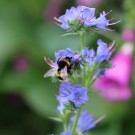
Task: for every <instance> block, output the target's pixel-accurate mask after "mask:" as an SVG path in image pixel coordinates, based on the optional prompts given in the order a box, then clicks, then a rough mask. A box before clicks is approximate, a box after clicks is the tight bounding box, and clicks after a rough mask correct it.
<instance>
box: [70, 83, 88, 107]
mask: <svg viewBox="0 0 135 135" xmlns="http://www.w3.org/2000/svg"><path fill="white" fill-rule="evenodd" d="M87 91H88V90H87V88H85V87H82V86H81V85H78V84H77V85H75V86H74V88H73V91H72V93H71V95H70V96H69V97H68V99H69V101H70V102H72V103H74V105H75V106H76V107H80V106H81V105H82V104H84V103H86V102H87V101H88V96H87Z"/></svg>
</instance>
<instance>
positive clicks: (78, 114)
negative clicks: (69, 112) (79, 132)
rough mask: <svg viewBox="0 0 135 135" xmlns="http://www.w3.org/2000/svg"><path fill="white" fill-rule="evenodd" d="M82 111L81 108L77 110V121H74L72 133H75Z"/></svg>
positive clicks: (73, 134)
mask: <svg viewBox="0 0 135 135" xmlns="http://www.w3.org/2000/svg"><path fill="white" fill-rule="evenodd" d="M80 113H81V108H79V109H78V110H77V112H76V116H75V121H74V123H73V126H72V135H75V131H76V126H77V123H78V119H79V116H80Z"/></svg>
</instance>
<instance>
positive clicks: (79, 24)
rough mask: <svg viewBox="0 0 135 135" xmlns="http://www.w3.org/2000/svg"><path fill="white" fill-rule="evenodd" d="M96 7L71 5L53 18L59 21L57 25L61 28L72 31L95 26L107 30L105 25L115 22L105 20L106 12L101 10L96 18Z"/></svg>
mask: <svg viewBox="0 0 135 135" xmlns="http://www.w3.org/2000/svg"><path fill="white" fill-rule="evenodd" d="M95 12H96V9H95V8H89V7H85V6H78V7H76V8H75V7H71V9H67V10H66V13H65V14H64V15H62V16H61V17H59V18H58V19H57V18H55V20H56V21H57V22H58V23H59V24H58V25H59V26H60V27H61V28H63V29H66V30H67V29H72V30H73V31H75V32H76V31H77V30H78V29H80V28H83V27H88V28H89V27H95V28H99V29H102V30H104V31H105V30H108V28H107V26H109V25H113V24H116V23H118V22H119V21H118V22H116V23H109V22H110V21H111V20H112V19H111V20H107V19H106V16H107V14H108V13H105V11H103V12H102V13H100V16H99V17H98V18H96V15H95V14H96V13H95Z"/></svg>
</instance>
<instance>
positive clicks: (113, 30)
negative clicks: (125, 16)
mask: <svg viewBox="0 0 135 135" xmlns="http://www.w3.org/2000/svg"><path fill="white" fill-rule="evenodd" d="M106 30H108V31H115V30H112V29H106Z"/></svg>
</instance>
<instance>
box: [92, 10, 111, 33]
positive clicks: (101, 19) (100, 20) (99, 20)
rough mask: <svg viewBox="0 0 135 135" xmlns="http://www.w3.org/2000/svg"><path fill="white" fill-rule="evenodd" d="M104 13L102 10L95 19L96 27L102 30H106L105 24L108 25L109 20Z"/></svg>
mask: <svg viewBox="0 0 135 135" xmlns="http://www.w3.org/2000/svg"><path fill="white" fill-rule="evenodd" d="M106 15H107V14H106V13H105V12H104V11H103V13H100V17H99V18H97V19H96V21H95V25H96V27H97V28H100V29H102V30H104V31H105V30H106V29H107V26H108V25H109V20H107V19H106Z"/></svg>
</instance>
